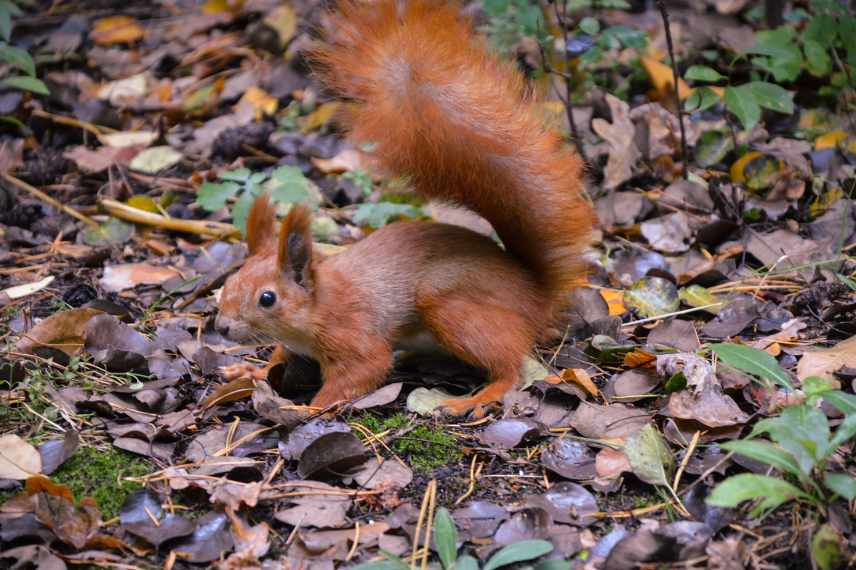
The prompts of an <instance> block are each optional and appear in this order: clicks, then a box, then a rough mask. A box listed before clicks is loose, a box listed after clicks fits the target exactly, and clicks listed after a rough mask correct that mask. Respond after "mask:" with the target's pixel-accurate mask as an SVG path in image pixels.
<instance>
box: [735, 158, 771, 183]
mask: <svg viewBox="0 0 856 570" xmlns="http://www.w3.org/2000/svg"><path fill="white" fill-rule="evenodd" d="M763 154H764V153H762V152H760V151H757V150H753V151H751V152H747V153H746V154H744V155H743V156H741V157H740V158H739V159H737V160H736V161H735V162H734V164H732V165H731V181H732V182H736V183H738V184H742V183H744V182H746V173H745V169H746V165H747V164H749V163H750V162H752V160H754V159H756V158H758V157H759V156H761V155H763Z"/></svg>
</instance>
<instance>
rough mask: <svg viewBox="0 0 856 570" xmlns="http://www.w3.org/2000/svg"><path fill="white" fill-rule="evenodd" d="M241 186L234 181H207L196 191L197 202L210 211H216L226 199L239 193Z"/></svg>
mask: <svg viewBox="0 0 856 570" xmlns="http://www.w3.org/2000/svg"><path fill="white" fill-rule="evenodd" d="M240 189H241V187H240V186H239V185H238V184H235V183H234V182H219V183H218V182H206V183H204V184H203V185H202V186H201V187H200V188H199V192H197V193H196V203H197V204H199V205H200V206H202V207H203V208H204V209H206V210H208V211H209V212H216V211H217V210H219V209H220V208H223V207H224V206H225V205H226V201H227V200H228V199H229V198H231V197H232V196H234V195H235V194H237V193H238V190H240Z"/></svg>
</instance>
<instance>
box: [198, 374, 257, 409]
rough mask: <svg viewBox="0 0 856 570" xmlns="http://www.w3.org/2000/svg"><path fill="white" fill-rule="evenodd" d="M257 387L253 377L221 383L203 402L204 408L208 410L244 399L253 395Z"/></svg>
mask: <svg viewBox="0 0 856 570" xmlns="http://www.w3.org/2000/svg"><path fill="white" fill-rule="evenodd" d="M255 389H256V384H255V380H253V379H252V378H238V379H237V380H232V381H231V382H227V383H226V384H220V385H219V386H217V388H215V389H214V392H212V393H211V395H210V396H208V397H207V398H205V400H204V401H203V402H202V409H203V410H207V409H208V408H210V407H211V406H214V405H217V404H223V403H226V402H234V401H236V400H243V399H244V398H249V397H250V396H252V395H253V390H255Z"/></svg>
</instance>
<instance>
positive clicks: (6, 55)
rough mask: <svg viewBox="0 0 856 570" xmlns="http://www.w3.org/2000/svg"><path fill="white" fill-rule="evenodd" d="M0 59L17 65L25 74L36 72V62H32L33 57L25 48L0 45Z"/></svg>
mask: <svg viewBox="0 0 856 570" xmlns="http://www.w3.org/2000/svg"><path fill="white" fill-rule="evenodd" d="M0 60H3V61H5V62H6V63H8V64H9V65H12V66H14V67H17V68H18V69H20V70H21V71H23V72H24V73H26V74H27V75H35V74H36V64H35V63H33V58H32V57H30V54H29V53H27V50H23V49H21V48H18V47H15V46H8V45H3V46H0Z"/></svg>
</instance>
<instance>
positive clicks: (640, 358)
mask: <svg viewBox="0 0 856 570" xmlns="http://www.w3.org/2000/svg"><path fill="white" fill-rule="evenodd" d="M656 361H657V356H656V355H654V354H651V353H650V352H645V351H644V350H640V349H639V348H634V349H633V352H628V353H627V354H625V355H624V366H626V367H627V368H639V367H643V368H653V367H654V363H655V362H656Z"/></svg>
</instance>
